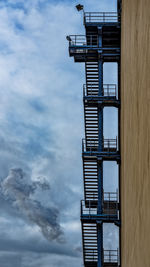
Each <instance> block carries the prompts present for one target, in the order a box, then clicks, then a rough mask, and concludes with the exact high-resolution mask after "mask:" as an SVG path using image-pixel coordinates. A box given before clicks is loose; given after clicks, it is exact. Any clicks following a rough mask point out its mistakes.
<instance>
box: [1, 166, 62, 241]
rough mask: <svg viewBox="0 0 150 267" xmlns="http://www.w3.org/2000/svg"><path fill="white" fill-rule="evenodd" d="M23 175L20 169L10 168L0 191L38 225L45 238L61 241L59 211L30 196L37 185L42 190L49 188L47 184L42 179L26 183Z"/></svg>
mask: <svg viewBox="0 0 150 267" xmlns="http://www.w3.org/2000/svg"><path fill="white" fill-rule="evenodd" d="M24 176H25V174H24V173H23V171H22V169H11V170H10V173H9V175H8V176H7V177H6V178H5V179H4V180H3V182H2V183H1V188H2V193H3V194H4V196H5V197H6V199H8V200H9V201H12V206H14V207H16V208H18V209H19V211H20V213H22V214H23V215H24V216H25V217H27V218H28V219H29V220H30V221H31V222H33V223H35V224H36V225H38V226H39V227H40V229H41V232H42V233H43V235H44V236H45V238H47V239H48V240H57V241H59V242H61V241H63V239H62V235H63V232H62V230H61V227H60V225H59V223H58V215H59V211H58V210H57V209H56V208H54V207H51V208H47V207H44V206H43V205H42V204H41V203H40V201H39V200H36V199H33V198H31V196H32V195H33V193H34V192H35V191H36V189H37V188H38V187H40V188H41V189H42V190H43V191H44V190H47V189H49V188H50V187H49V184H48V183H47V182H42V181H38V182H33V183H32V184H27V181H26V180H25V177H24Z"/></svg>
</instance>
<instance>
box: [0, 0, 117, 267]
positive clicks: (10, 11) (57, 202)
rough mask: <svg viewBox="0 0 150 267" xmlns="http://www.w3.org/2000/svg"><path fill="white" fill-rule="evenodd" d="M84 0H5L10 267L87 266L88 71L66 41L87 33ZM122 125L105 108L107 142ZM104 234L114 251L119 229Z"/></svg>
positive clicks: (2, 248) (2, 37)
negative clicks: (84, 153) (84, 148)
mask: <svg viewBox="0 0 150 267" xmlns="http://www.w3.org/2000/svg"><path fill="white" fill-rule="evenodd" d="M110 2H111V4H110ZM78 3H79V2H78V1H76V0H74V1H73V0H57V1H56V0H1V1H0V170H1V172H0V211H1V213H0V214H1V215H0V263H1V266H3V267H12V266H15V267H41V266H42V267H58V266H62V267H76V266H83V261H82V245H81V244H82V240H81V226H80V200H81V199H83V177H82V160H81V138H82V137H84V121H83V104H82V96H83V92H82V85H83V83H85V73H84V64H78V63H76V64H75V63H74V62H73V58H69V54H68V42H67V40H66V36H67V35H69V34H84V27H83V17H82V12H79V13H78V12H77V11H76V9H75V5H76V4H78ZM80 4H83V5H84V8H85V11H115V10H116V1H115V0H112V1H110V0H86V1H85V0H82V1H80ZM108 74H109V75H108ZM115 81H116V68H115V66H113V67H112V65H111V64H107V65H105V66H104V82H110V83H113V82H115ZM110 111H111V112H110ZM116 125H117V113H116V110H115V109H111V110H110V108H109V109H106V110H105V113H104V135H105V137H106V138H107V137H110V138H115V136H116V135H117V126H116ZM114 164H115V163H111V162H109V163H107V164H106V163H105V164H104V187H105V189H106V191H110V189H111V190H112V191H116V183H117V182H116V181H117V167H116V166H115V165H114ZM110 177H111V179H110ZM104 234H105V235H106V236H107V238H106V239H105V240H104V245H105V247H107V248H113V249H114V246H116V244H117V231H116V229H115V230H113V226H111V227H108V226H107V225H106V227H105V228H104ZM112 240H113V245H112ZM112 246H113V247H112Z"/></svg>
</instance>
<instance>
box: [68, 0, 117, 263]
mask: <svg viewBox="0 0 150 267" xmlns="http://www.w3.org/2000/svg"><path fill="white" fill-rule="evenodd" d="M120 7H121V3H120V1H118V12H101V13H100V12H84V16H83V18H84V19H83V20H84V26H85V35H70V36H68V37H67V39H68V41H69V55H70V56H71V57H74V61H75V62H83V63H85V72H86V84H84V86H83V104H84V124H85V138H84V139H83V142H82V159H83V181H84V200H82V201H81V224H82V240H83V258H84V266H85V267H118V266H120V264H121V260H120V248H118V249H117V250H116V249H113V250H106V249H105V248H104V246H103V225H104V223H111V224H114V225H116V226H117V227H119V229H120V183H119V181H120V160H121V159H120V28H121V18H120V16H121V13H120ZM81 8H82V7H81ZM105 62H116V63H117V66H118V81H117V83H116V84H104V83H103V65H104V63H105ZM105 107H114V108H116V109H117V110H118V136H117V137H116V138H112V137H111V136H110V138H105V136H104V131H103V113H104V109H105ZM104 161H115V162H116V163H117V164H118V168H119V177H118V190H117V192H104V188H103V163H104ZM110 179H111V177H110ZM112 243H113V240H112Z"/></svg>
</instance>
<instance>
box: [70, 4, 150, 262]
mask: <svg viewBox="0 0 150 267" xmlns="http://www.w3.org/2000/svg"><path fill="white" fill-rule="evenodd" d="M117 4H118V12H117V13H100V12H95V13H94V12H84V26H85V36H81V35H76V36H70V37H69V53H70V56H73V57H74V61H75V62H84V63H85V71H86V84H85V85H84V87H83V103H84V120H85V139H84V140H83V144H82V157H83V179H84V200H83V201H81V223H82V239H83V258H84V266H85V267H91V266H92V267H102V266H104V267H105V266H106V267H113V266H121V267H127V266H128V267H141V266H142V267H149V266H150V257H149V255H150V234H149V226H150V208H149V207H150V178H149V173H150V141H149V136H150V123H149V114H150V104H149V100H150V93H149V88H150V75H149V69H150V49H149V38H150V19H149V18H150V2H149V0H132V1H130V0H126V1H125V0H122V3H121V0H118V1H117ZM79 9H82V6H79ZM106 62H117V65H118V82H117V83H116V84H104V83H103V65H104V63H106ZM106 107H114V108H116V109H117V110H118V136H117V139H114V138H111V137H110V138H107V139H106V138H105V136H104V131H103V114H104V109H105V108H106ZM105 161H115V162H116V163H117V164H118V168H119V175H118V192H119V194H117V193H116V192H105V191H104V187H103V164H104V162H105ZM105 223H111V224H115V225H116V226H117V227H118V228H119V247H118V250H105V248H104V246H103V225H104V224H105ZM112 243H113V240H112Z"/></svg>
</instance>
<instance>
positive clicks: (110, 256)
mask: <svg viewBox="0 0 150 267" xmlns="http://www.w3.org/2000/svg"><path fill="white" fill-rule="evenodd" d="M103 261H104V262H107V263H108V262H109V263H110V262H111V263H117V262H119V253H118V249H117V250H113V249H112V250H106V249H105V250H103Z"/></svg>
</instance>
